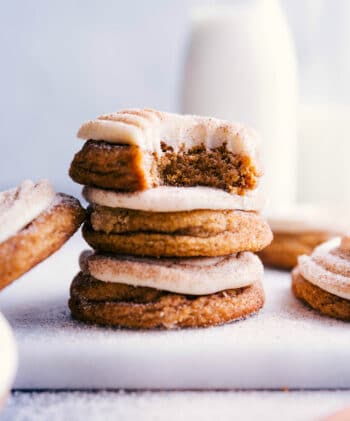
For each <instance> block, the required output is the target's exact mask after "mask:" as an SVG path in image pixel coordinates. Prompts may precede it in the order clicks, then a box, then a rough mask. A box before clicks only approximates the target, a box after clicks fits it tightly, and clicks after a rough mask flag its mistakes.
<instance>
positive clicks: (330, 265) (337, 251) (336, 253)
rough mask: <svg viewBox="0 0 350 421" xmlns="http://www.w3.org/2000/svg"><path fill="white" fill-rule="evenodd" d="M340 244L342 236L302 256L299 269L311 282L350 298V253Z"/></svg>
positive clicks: (335, 293) (334, 293)
mask: <svg viewBox="0 0 350 421" xmlns="http://www.w3.org/2000/svg"><path fill="white" fill-rule="evenodd" d="M339 246H340V238H336V239H333V240H331V241H327V242H326V243H323V244H322V245H320V246H319V247H316V249H315V250H314V252H313V253H312V255H311V256H300V257H299V259H298V263H299V270H300V273H301V275H302V276H303V277H304V278H305V279H306V280H307V281H309V282H310V283H312V284H314V285H316V286H318V287H319V288H321V289H323V290H324V291H327V292H329V293H331V294H333V295H336V296H338V297H341V298H345V299H346V300H350V254H347V253H345V254H344V251H343V250H342V249H341V248H340V247H339Z"/></svg>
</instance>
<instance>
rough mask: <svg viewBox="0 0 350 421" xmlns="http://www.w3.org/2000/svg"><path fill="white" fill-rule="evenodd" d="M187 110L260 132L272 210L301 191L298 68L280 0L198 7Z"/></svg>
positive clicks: (189, 56)
mask: <svg viewBox="0 0 350 421" xmlns="http://www.w3.org/2000/svg"><path fill="white" fill-rule="evenodd" d="M182 98H183V104H182V108H183V112H185V113H190V114H201V115H208V116H215V117H218V118H223V119H227V120H231V121H240V122H242V123H245V124H247V125H249V126H251V127H253V128H255V129H256V130H257V131H258V132H259V133H260V135H261V138H262V142H261V145H260V150H261V155H262V161H263V165H264V169H265V180H264V182H263V186H262V188H263V189H264V190H265V192H266V195H267V197H268V208H270V209H275V208H277V207H280V206H281V205H282V206H283V207H286V206H288V205H291V204H293V203H294V201H295V197H296V144H297V141H296V132H297V110H296V108H297V72H296V58H295V51H294V46H293V43H292V40H291V35H290V32H289V29H288V25H287V22H286V19H285V16H284V14H283V12H282V10H281V8H280V4H279V2H278V0H244V1H237V0H236V1H232V2H231V3H230V5H229V6H217V5H216V6H212V7H205V8H203V7H200V8H196V9H195V10H194V11H193V17H192V33H191V39H190V45H189V48H188V53H187V60H186V63H185V73H184V81H183V97H182Z"/></svg>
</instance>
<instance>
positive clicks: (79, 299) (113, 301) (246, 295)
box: [69, 272, 265, 329]
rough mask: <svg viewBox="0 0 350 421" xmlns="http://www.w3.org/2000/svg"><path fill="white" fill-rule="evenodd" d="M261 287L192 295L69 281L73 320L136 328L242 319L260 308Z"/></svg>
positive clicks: (87, 278) (86, 280)
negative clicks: (70, 282)
mask: <svg viewBox="0 0 350 421" xmlns="http://www.w3.org/2000/svg"><path fill="white" fill-rule="evenodd" d="M264 299H265V298H264V290H263V287H262V284H261V283H260V282H258V283H255V284H253V285H251V286H249V287H245V288H238V289H231V290H226V291H221V292H218V293H215V294H210V295H202V296H194V295H183V294H174V293H170V292H166V291H159V290H156V289H153V288H146V287H133V286H130V285H124V284H118V283H106V282H101V281H98V280H97V279H94V278H92V277H91V276H89V275H87V274H83V273H82V272H80V273H79V274H78V275H77V276H76V278H75V279H74V280H73V283H72V286H71V298H70V301H69V307H70V309H71V312H72V315H73V317H75V318H76V319H78V320H82V321H85V322H86V321H87V322H90V323H96V324H101V325H106V326H113V327H126V328H135V329H140V328H141V329H152V328H167V329H171V328H179V327H206V326H213V325H218V324H223V323H227V322H231V321H233V320H237V319H242V318H245V317H248V316H249V315H251V314H253V313H255V312H257V311H258V310H259V309H260V308H261V307H262V306H263V304H264Z"/></svg>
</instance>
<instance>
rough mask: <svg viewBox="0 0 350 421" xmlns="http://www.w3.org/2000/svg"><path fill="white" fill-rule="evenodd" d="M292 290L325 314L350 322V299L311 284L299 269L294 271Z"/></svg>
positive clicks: (306, 302) (309, 304) (298, 296)
mask: <svg viewBox="0 0 350 421" xmlns="http://www.w3.org/2000/svg"><path fill="white" fill-rule="evenodd" d="M292 291H293V293H294V295H295V296H296V297H297V298H299V299H300V300H302V301H303V302H304V303H305V304H307V305H308V306H310V307H311V308H313V309H314V310H316V311H318V312H319V313H321V314H323V315H324V316H328V317H333V318H335V319H340V320H344V321H348V322H350V300H346V299H344V298H340V297H337V296H336V295H334V294H331V293H329V292H327V291H325V290H323V289H321V288H319V287H318V286H316V285H313V284H311V283H310V282H308V281H307V280H306V279H305V278H304V277H303V276H302V275H300V272H299V270H298V269H295V270H293V272H292Z"/></svg>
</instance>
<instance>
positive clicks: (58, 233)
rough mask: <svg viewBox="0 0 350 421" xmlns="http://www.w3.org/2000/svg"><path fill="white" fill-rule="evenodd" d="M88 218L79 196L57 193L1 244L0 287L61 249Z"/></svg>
mask: <svg viewBox="0 0 350 421" xmlns="http://www.w3.org/2000/svg"><path fill="white" fill-rule="evenodd" d="M84 217H85V211H84V209H83V208H82V207H81V205H80V203H79V201H78V200H77V199H75V198H73V197H71V196H67V195H65V194H62V193H59V194H57V195H56V198H55V199H54V202H53V204H52V205H51V206H50V207H49V208H48V209H46V210H45V211H44V212H42V213H41V214H40V215H39V216H38V217H37V218H36V219H34V220H33V221H32V222H31V223H30V224H29V225H27V226H26V227H25V228H24V229H22V230H21V231H19V232H18V233H17V234H16V235H14V236H12V237H10V238H9V239H7V240H6V241H4V242H2V243H1V244H0V290H1V289H3V288H4V287H6V286H7V285H9V284H10V283H11V282H13V281H14V280H15V279H17V278H19V277H20V276H21V275H23V274H24V273H25V272H27V271H28V270H30V269H31V268H32V267H34V266H35V265H37V264H38V263H40V262H41V261H42V260H44V259H46V258H47V257H49V256H50V255H51V254H52V253H54V252H55V251H56V250H58V249H59V248H60V247H61V246H62V245H63V244H64V243H65V242H66V241H67V240H68V239H69V238H70V237H71V236H72V235H73V234H74V233H75V231H77V229H78V228H79V226H80V224H81V223H82V222H83V220H84Z"/></svg>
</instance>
